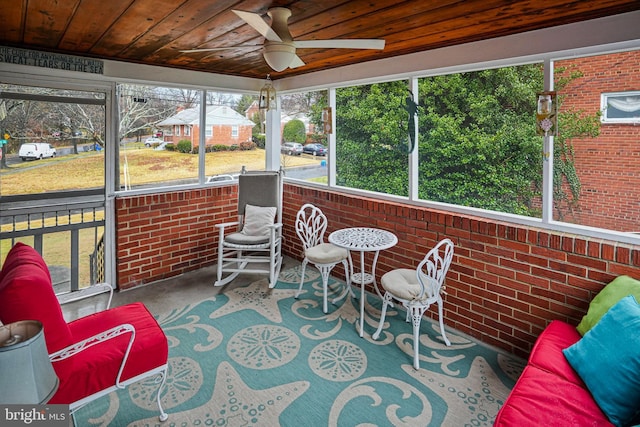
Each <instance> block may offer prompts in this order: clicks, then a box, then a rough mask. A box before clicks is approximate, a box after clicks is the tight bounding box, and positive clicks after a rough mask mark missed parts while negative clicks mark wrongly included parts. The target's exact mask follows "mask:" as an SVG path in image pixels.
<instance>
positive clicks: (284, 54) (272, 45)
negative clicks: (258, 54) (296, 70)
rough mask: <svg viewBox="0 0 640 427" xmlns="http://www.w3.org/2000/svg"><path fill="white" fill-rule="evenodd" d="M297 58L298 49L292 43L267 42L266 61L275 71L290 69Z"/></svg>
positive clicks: (265, 46) (265, 49) (265, 48)
mask: <svg viewBox="0 0 640 427" xmlns="http://www.w3.org/2000/svg"><path fill="white" fill-rule="evenodd" d="M295 56H296V48H295V46H294V45H293V43H292V42H289V43H282V42H271V41H269V42H265V44H264V60H265V61H266V62H267V64H268V65H269V67H271V69H273V70H274V71H282V70H284V69H286V68H287V67H289V65H291V63H292V62H293V59H294V58H295Z"/></svg>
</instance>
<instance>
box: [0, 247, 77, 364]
mask: <svg viewBox="0 0 640 427" xmlns="http://www.w3.org/2000/svg"><path fill="white" fill-rule="evenodd" d="M2 273H3V274H2V280H1V281H0V322H2V323H4V324H9V323H13V322H17V321H20V320H38V321H40V322H42V326H43V328H44V337H45V341H46V343H47V351H48V352H49V353H53V352H56V351H58V350H60V349H62V348H64V347H66V346H68V345H70V344H71V343H72V338H71V332H70V330H69V327H68V326H67V322H66V321H65V320H64V317H63V315H62V309H61V308H60V304H59V303H58V299H57V298H56V296H55V293H54V292H53V287H52V285H51V276H50V274H49V269H48V268H47V266H46V264H45V263H44V260H43V259H42V257H41V256H40V254H39V253H38V252H37V251H36V250H35V249H33V248H32V247H31V246H28V245H25V244H22V243H16V244H15V245H14V246H13V248H11V250H10V251H9V253H8V254H7V258H6V260H5V263H4V266H3V268H2Z"/></svg>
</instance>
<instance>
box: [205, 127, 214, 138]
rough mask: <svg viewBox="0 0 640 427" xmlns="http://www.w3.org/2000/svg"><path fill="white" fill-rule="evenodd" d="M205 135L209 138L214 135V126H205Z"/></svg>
mask: <svg viewBox="0 0 640 427" xmlns="http://www.w3.org/2000/svg"><path fill="white" fill-rule="evenodd" d="M204 136H205V137H207V138H211V137H212V136H213V126H205V127H204Z"/></svg>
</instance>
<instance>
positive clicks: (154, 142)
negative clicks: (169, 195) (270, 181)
mask: <svg viewBox="0 0 640 427" xmlns="http://www.w3.org/2000/svg"><path fill="white" fill-rule="evenodd" d="M118 93H119V98H118V101H119V107H120V117H119V129H120V135H119V137H120V152H119V159H120V161H119V166H120V174H119V177H120V189H122V190H127V189H132V188H141V187H159V186H167V185H178V184H189V183H192V184H194V183H197V182H198V178H199V164H200V161H199V153H200V151H201V147H200V135H201V131H200V129H201V127H202V126H204V151H205V171H204V174H205V179H206V182H220V181H227V180H233V178H234V177H235V176H236V175H237V174H238V173H240V171H241V169H242V166H246V168H247V169H249V170H260V169H264V165H265V154H264V146H263V148H258V144H257V143H256V142H254V135H253V134H254V132H255V130H254V128H256V127H257V124H256V123H255V122H254V121H253V120H252V119H251V117H252V101H253V99H252V98H251V97H241V96H238V95H233V94H226V93H219V92H207V99H206V114H205V122H204V124H201V123H200V120H201V119H200V105H201V101H200V97H201V92H200V91H195V90H192V89H181V88H168V87H159V86H142V85H128V84H122V85H120V86H119V87H118Z"/></svg>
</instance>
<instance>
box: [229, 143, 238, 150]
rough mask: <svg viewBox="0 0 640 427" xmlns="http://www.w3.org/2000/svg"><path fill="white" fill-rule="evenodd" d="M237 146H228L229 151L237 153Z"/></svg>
mask: <svg viewBox="0 0 640 427" xmlns="http://www.w3.org/2000/svg"><path fill="white" fill-rule="evenodd" d="M238 148H240V147H238V144H232V145H231V146H229V151H237V150H238Z"/></svg>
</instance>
